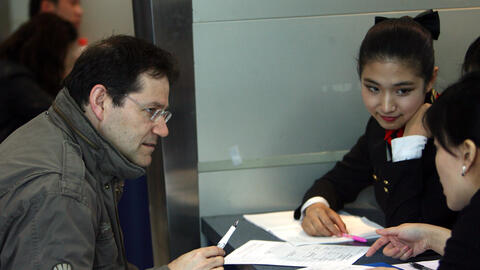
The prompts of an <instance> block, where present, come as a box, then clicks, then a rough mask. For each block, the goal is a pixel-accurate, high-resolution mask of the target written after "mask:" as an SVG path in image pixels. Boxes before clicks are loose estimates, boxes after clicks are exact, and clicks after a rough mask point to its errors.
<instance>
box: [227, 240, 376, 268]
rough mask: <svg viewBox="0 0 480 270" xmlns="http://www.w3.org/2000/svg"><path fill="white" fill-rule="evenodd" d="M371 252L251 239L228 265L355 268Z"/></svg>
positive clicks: (334, 246)
mask: <svg viewBox="0 0 480 270" xmlns="http://www.w3.org/2000/svg"><path fill="white" fill-rule="evenodd" d="M367 250H368V247H359V246H346V245H343V246H342V245H306V246H293V245H290V244H289V243H286V242H279V241H260V240H250V241H248V242H247V243H245V244H244V245H242V246H241V247H239V248H237V249H235V250H234V251H233V252H232V253H230V254H229V255H228V256H227V257H225V264H263V265H283V266H298V267H319V269H321V268H320V267H325V266H328V265H330V266H334V265H335V266H342V265H343V266H345V265H351V264H352V263H354V262H355V261H356V260H358V259H359V258H360V257H362V256H363V254H365V253H366V252H367ZM327 269H334V268H332V267H330V268H327Z"/></svg>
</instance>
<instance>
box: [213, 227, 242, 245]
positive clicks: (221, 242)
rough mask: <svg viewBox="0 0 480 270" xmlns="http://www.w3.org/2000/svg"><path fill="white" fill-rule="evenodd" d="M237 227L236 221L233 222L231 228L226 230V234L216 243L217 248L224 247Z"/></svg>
mask: <svg viewBox="0 0 480 270" xmlns="http://www.w3.org/2000/svg"><path fill="white" fill-rule="evenodd" d="M237 225H238V220H237V221H235V222H234V223H233V225H232V226H230V229H228V231H227V233H226V234H225V235H224V236H223V237H222V239H220V241H219V242H218V244H217V247H219V248H224V247H225V245H226V244H227V242H228V240H229V239H230V236H232V234H233V232H234V231H235V230H236V229H237Z"/></svg>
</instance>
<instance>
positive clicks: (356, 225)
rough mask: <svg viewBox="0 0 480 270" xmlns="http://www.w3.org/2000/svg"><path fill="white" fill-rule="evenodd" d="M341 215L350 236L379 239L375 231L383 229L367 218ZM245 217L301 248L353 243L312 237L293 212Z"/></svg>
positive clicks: (340, 238) (337, 238) (336, 238)
mask: <svg viewBox="0 0 480 270" xmlns="http://www.w3.org/2000/svg"><path fill="white" fill-rule="evenodd" d="M339 214H340V217H341V218H342V220H343V222H345V225H346V226H347V230H348V232H349V234H352V235H357V236H360V237H363V238H366V239H371V238H377V237H378V235H377V233H376V232H375V230H376V229H381V228H383V227H382V226H380V225H378V224H377V223H375V222H373V221H370V220H369V219H367V218H365V217H359V216H352V215H350V214H348V213H346V212H344V211H340V212H339ZM243 217H244V218H245V219H246V220H248V221H250V222H251V223H253V224H255V225H257V226H258V227H260V228H262V229H264V230H266V231H267V232H269V233H271V234H273V235H275V236H276V237H278V238H280V239H282V240H285V241H287V242H289V243H291V244H292V245H297V246H299V245H310V244H327V243H342V242H350V241H353V240H352V239H351V238H347V237H336V236H332V237H330V236H328V237H320V236H310V235H308V234H306V233H305V232H304V231H303V229H302V225H301V222H300V221H299V220H295V219H294V218H293V211H281V212H272V213H265V214H254V215H243Z"/></svg>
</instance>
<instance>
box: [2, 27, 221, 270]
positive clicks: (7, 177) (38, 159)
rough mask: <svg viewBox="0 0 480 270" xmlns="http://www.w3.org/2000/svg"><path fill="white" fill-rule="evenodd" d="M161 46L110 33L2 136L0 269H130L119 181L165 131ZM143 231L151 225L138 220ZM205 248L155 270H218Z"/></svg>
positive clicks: (165, 66) (170, 73)
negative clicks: (26, 118)
mask: <svg viewBox="0 0 480 270" xmlns="http://www.w3.org/2000/svg"><path fill="white" fill-rule="evenodd" d="M177 74H178V72H177V69H176V65H175V62H174V60H173V58H172V56H171V54H169V53H168V52H166V51H164V50H162V49H159V48H157V47H155V46H154V45H152V44H149V43H147V42H145V41H142V40H140V39H137V38H134V37H129V36H113V37H110V38H107V39H105V40H103V41H100V42H98V43H96V44H94V45H93V46H91V47H89V48H88V49H87V50H86V51H85V52H84V53H83V54H82V55H81V56H80V58H79V59H78V60H77V62H76V64H75V66H74V68H73V70H72V72H71V73H70V74H69V75H68V76H67V78H66V79H65V81H64V89H62V90H61V91H60V93H59V95H58V96H57V98H56V99H55V101H54V103H53V104H52V106H51V107H50V108H49V110H48V111H47V112H45V113H42V114H40V115H38V116H37V117H36V118H34V119H33V120H32V121H30V122H28V123H27V124H25V125H24V126H22V127H20V128H19V129H17V130H16V131H15V132H14V133H12V135H10V136H9V137H8V138H7V139H6V140H5V141H4V142H3V143H2V144H0V172H1V173H0V269H1V270H4V269H69V270H82V269H98V268H102V269H128V264H127V262H126V259H125V251H124V250H125V249H124V245H123V240H122V233H121V229H120V225H119V220H118V212H117V201H118V197H119V194H120V193H121V186H122V180H123V179H133V178H137V177H139V176H141V175H143V174H144V173H145V169H144V168H145V167H146V166H148V165H149V164H150V163H151V161H152V158H151V154H152V152H153V151H154V149H155V147H156V145H157V139H158V137H165V136H167V135H168V127H167V121H168V120H169V119H170V117H171V115H172V114H171V113H170V112H168V111H167V108H168V96H169V91H170V84H171V83H172V82H173V81H174V80H175V79H176V77H177ZM145 229H146V230H148V229H149V228H145ZM224 254H225V253H224V251H223V250H222V249H220V248H218V247H214V246H212V247H205V248H200V249H196V250H194V251H191V252H189V253H186V254H184V255H182V256H180V257H179V258H177V259H176V260H174V261H172V262H171V263H170V264H169V265H168V266H163V267H161V268H160V269H171V270H176V269H214V268H215V269H223V267H222V265H223V255H224Z"/></svg>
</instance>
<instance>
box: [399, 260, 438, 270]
mask: <svg viewBox="0 0 480 270" xmlns="http://www.w3.org/2000/svg"><path fill="white" fill-rule="evenodd" d="M439 262H440V261H439V260H432V261H421V262H416V263H418V264H421V265H423V266H426V267H428V268H430V269H437V268H438V266H439ZM393 266H395V267H398V268H401V269H403V270H417V268H415V267H413V266H411V265H410V264H409V263H400V264H394V265H393Z"/></svg>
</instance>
